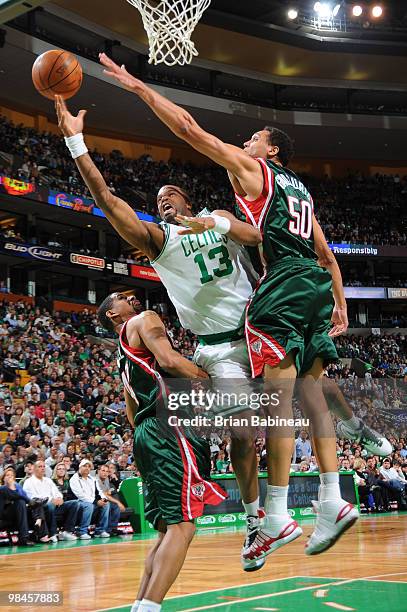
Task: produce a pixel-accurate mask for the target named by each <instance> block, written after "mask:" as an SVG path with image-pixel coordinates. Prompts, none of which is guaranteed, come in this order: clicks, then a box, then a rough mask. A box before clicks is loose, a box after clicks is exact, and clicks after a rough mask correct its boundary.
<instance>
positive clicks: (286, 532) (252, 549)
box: [242, 514, 302, 562]
mask: <svg viewBox="0 0 407 612" xmlns="http://www.w3.org/2000/svg"><path fill="white" fill-rule="evenodd" d="M300 535H302V529H301V527H300V526H299V525H298V523H297V521H293V519H292V518H291V517H290V516H289V515H288V514H287V515H286V516H280V515H277V514H274V515H273V514H268V515H267V516H266V517H265V518H264V520H263V522H262V524H261V526H260V528H259V529H258V531H257V534H256V537H255V538H254V540H253V541H252V542H251V544H250V545H249V546H248V547H247V548H246V549H245V550H244V552H243V554H242V559H244V560H245V561H246V562H249V561H254V560H259V559H264V557H267V555H270V554H271V553H272V552H274V551H275V550H277V549H278V548H280V547H281V546H284V544H288V543H289V542H292V541H293V540H296V539H297V538H299V537H300Z"/></svg>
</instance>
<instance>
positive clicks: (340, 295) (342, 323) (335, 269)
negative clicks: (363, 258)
mask: <svg viewBox="0 0 407 612" xmlns="http://www.w3.org/2000/svg"><path fill="white" fill-rule="evenodd" d="M312 225H313V231H314V248H315V252H316V254H317V255H318V263H319V265H320V266H322V267H323V268H326V269H327V270H329V271H330V273H331V275H332V290H333V294H334V299H335V306H334V310H333V313H332V318H331V322H332V325H333V327H332V329H331V331H330V332H329V335H330V336H332V337H334V336H339V335H340V334H343V333H345V331H346V330H347V329H348V325H349V322H348V310H347V306H346V299H345V292H344V289H343V281H342V274H341V271H340V268H339V266H338V262H337V261H336V258H335V255H334V254H333V253H332V251H331V249H330V248H329V246H328V243H327V241H326V238H325V236H324V232H323V231H322V229H321V226H320V225H319V223H318V221H317V220H316V218H315V215H314V216H313V218H312Z"/></svg>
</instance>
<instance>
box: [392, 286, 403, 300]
mask: <svg viewBox="0 0 407 612" xmlns="http://www.w3.org/2000/svg"><path fill="white" fill-rule="evenodd" d="M387 297H388V299H389V300H407V287H394V288H389V289H387Z"/></svg>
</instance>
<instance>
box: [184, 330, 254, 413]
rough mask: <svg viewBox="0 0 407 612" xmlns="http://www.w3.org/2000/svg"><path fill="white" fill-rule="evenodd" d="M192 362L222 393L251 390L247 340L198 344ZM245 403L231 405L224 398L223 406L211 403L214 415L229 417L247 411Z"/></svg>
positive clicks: (214, 388) (247, 391) (240, 392)
mask: <svg viewBox="0 0 407 612" xmlns="http://www.w3.org/2000/svg"><path fill="white" fill-rule="evenodd" d="M194 361H195V363H196V364H197V365H198V366H199V367H200V368H202V369H203V370H205V372H207V373H208V374H209V376H210V378H211V379H213V390H214V391H215V390H216V391H219V392H221V393H225V394H229V393H231V392H232V393H233V394H239V397H244V396H243V394H245V395H246V396H247V394H248V393H250V384H251V382H252V379H251V369H250V362H249V355H248V353H247V348H246V340H245V339H244V338H243V339H241V340H235V341H234V342H223V343H222V344H206V345H202V344H199V345H198V346H197V348H196V351H195V355H194ZM247 408H248V406H247V404H244V405H242V404H234V403H233V401H232V403H230V400H229V401H227V400H225V404H224V405H219V404H218V405H216V406H213V412H214V413H215V414H222V415H223V416H229V415H234V414H238V413H239V412H243V411H246V410H247Z"/></svg>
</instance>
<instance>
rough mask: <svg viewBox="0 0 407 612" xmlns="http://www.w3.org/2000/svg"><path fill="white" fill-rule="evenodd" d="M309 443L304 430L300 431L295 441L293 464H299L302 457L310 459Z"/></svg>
mask: <svg viewBox="0 0 407 612" xmlns="http://www.w3.org/2000/svg"><path fill="white" fill-rule="evenodd" d="M311 454H312V449H311V443H310V441H309V439H308V433H307V432H306V431H305V429H302V430H301V431H300V435H299V436H298V438H297V439H296V441H295V462H296V463H301V461H302V458H303V457H307V458H309V457H311Z"/></svg>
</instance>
